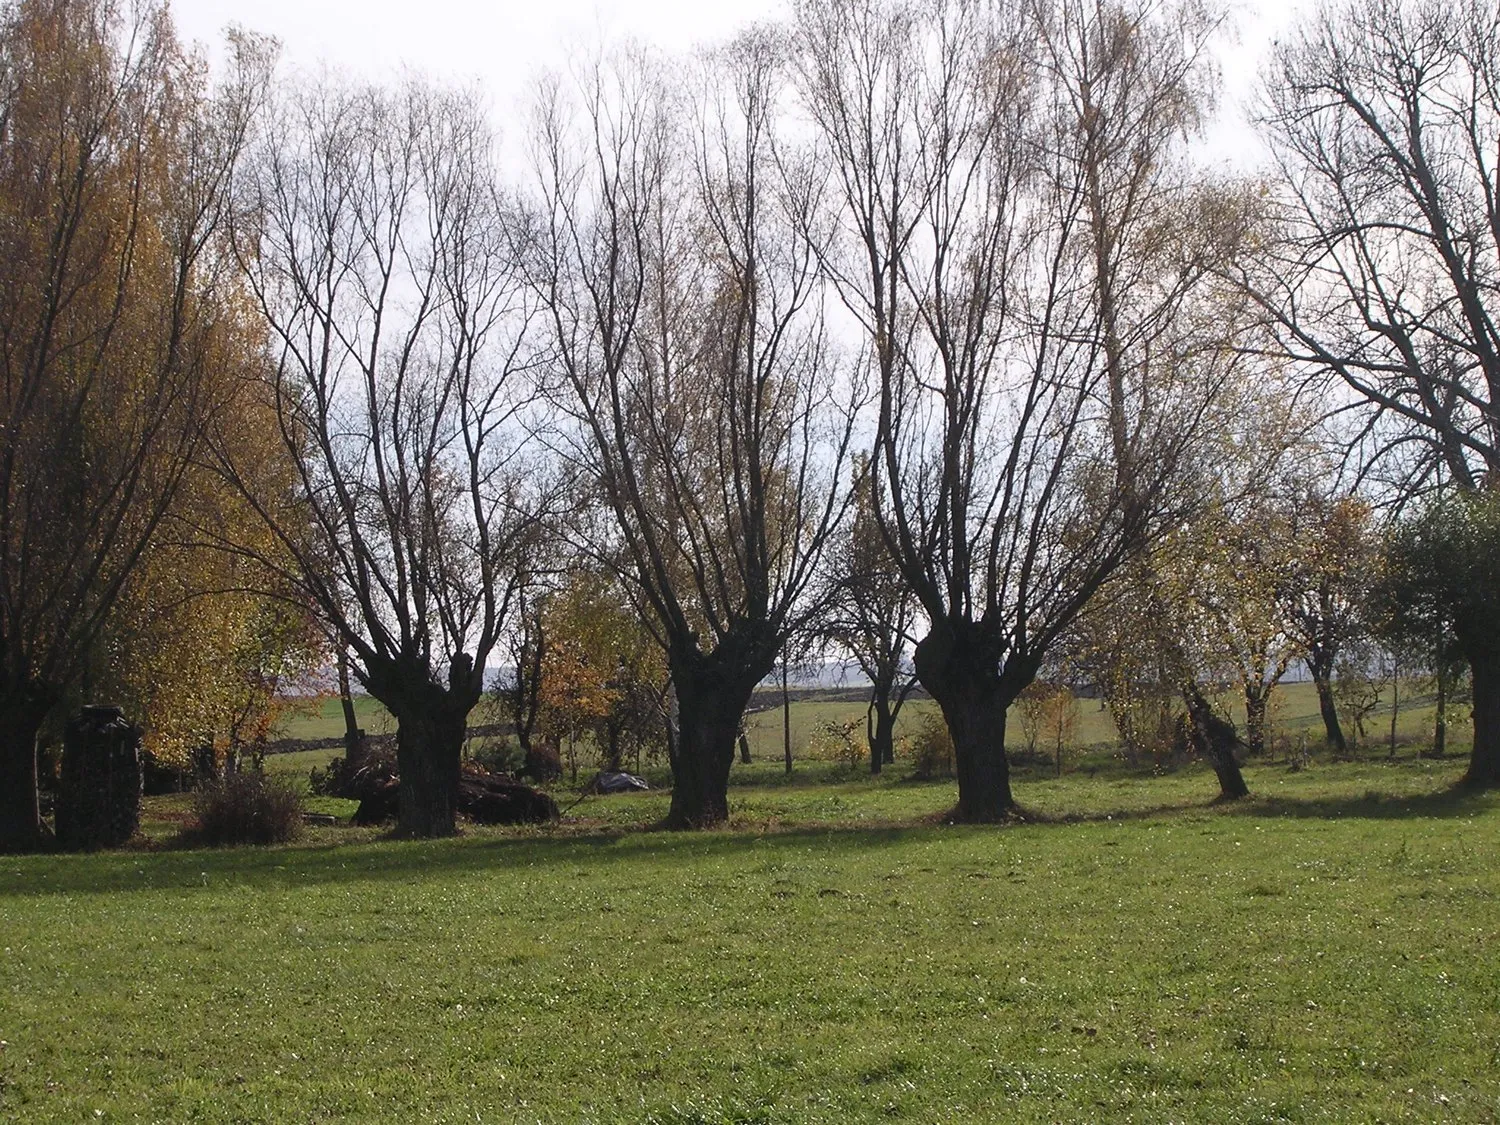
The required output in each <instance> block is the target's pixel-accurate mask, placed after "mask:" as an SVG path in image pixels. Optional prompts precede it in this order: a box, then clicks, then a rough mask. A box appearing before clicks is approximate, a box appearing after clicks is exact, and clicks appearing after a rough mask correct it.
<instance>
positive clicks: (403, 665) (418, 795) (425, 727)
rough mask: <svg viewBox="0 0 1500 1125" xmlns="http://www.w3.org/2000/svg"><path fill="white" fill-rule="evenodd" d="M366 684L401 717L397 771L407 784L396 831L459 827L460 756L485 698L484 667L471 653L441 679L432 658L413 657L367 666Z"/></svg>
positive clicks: (448, 832)
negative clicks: (432, 668)
mask: <svg viewBox="0 0 1500 1125" xmlns="http://www.w3.org/2000/svg"><path fill="white" fill-rule="evenodd" d="M365 674H366V677H367V678H366V680H365V686H366V687H367V688H368V689H369V692H370V694H371V695H373V696H374V697H375V698H376V699H378V700H380V702H381V703H384V704H385V705H386V707H387V708H388V709H389V710H390V712H391V714H392V715H394V716H395V717H396V770H397V772H398V774H399V775H400V779H401V785H400V790H399V795H398V803H397V809H398V811H397V824H396V832H397V834H398V835H401V836H408V837H416V838H425V837H433V836H452V835H454V834H455V833H456V832H457V831H458V824H457V821H456V820H455V816H454V814H455V813H456V811H457V808H458V777H459V761H460V759H461V758H462V757H463V746H464V735H465V733H466V732H467V728H468V718H469V712H470V711H471V710H472V709H473V707H474V704H475V703H477V702H478V701H479V695H480V692H481V690H482V688H483V679H482V677H483V672H482V670H476V669H475V668H474V666H473V662H472V660H471V659H470V658H469V657H468V656H467V655H465V654H463V653H459V654H457V655H456V656H455V657H454V658H453V661H452V664H451V665H450V667H449V670H448V686H447V688H446V689H444V688H443V687H442V686H441V685H440V684H438V683H435V682H434V681H433V679H432V676H431V673H430V672H429V671H428V669H427V665H426V661H421V660H416V659H412V658H401V659H400V660H396V661H390V662H388V663H383V664H381V665H380V666H378V667H373V668H367V669H366V673H365Z"/></svg>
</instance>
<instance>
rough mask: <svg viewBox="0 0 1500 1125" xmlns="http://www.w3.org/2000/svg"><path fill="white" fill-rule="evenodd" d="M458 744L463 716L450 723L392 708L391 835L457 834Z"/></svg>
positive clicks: (434, 713)
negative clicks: (395, 791) (394, 813)
mask: <svg viewBox="0 0 1500 1125" xmlns="http://www.w3.org/2000/svg"><path fill="white" fill-rule="evenodd" d="M387 705H388V706H390V705H389V704H387ZM392 709H393V710H396V708H394V707H393V708H392ZM463 741H464V721H463V719H462V718H459V719H458V721H457V722H454V720H453V717H452V715H448V714H444V713H443V712H442V711H440V710H438V709H435V708H434V709H427V710H415V709H409V708H401V709H400V710H396V769H397V771H398V772H399V773H400V775H401V788H400V791H399V806H398V808H399V812H398V822H397V826H396V831H397V832H398V833H399V834H400V835H402V836H411V837H416V838H426V837H432V836H452V835H453V834H454V833H455V832H456V831H457V830H458V825H457V821H456V820H455V819H454V814H455V812H456V811H457V807H458V766H459V759H460V757H461V755H462V753H463Z"/></svg>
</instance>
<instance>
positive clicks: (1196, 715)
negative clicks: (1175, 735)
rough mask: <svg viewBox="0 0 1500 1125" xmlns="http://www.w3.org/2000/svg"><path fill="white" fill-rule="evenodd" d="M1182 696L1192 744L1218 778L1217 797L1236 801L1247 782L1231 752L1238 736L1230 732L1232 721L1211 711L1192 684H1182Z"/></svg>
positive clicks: (1244, 793) (1247, 791)
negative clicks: (1185, 705)
mask: <svg viewBox="0 0 1500 1125" xmlns="http://www.w3.org/2000/svg"><path fill="white" fill-rule="evenodd" d="M1183 696H1184V699H1185V702H1186V703H1187V709H1188V722H1189V724H1190V725H1191V731H1192V738H1193V743H1194V746H1195V748H1196V749H1197V751H1198V753H1199V754H1201V755H1202V756H1203V757H1204V758H1205V759H1207V761H1208V764H1209V765H1211V766H1212V767H1213V771H1214V775H1215V776H1216V777H1218V779H1219V798H1218V799H1219V800H1221V801H1237V800H1239V799H1240V798H1241V797H1248V796H1249V795H1250V786H1248V785H1247V784H1245V775H1244V774H1243V773H1242V772H1240V763H1239V760H1238V759H1237V758H1235V756H1234V751H1235V747H1236V746H1238V745H1239V741H1240V740H1239V737H1238V736H1237V735H1236V734H1235V732H1234V726H1233V724H1231V723H1229V722H1227V721H1226V720H1224V719H1221V718H1220V717H1219V716H1218V715H1216V714H1214V710H1213V707H1212V706H1210V704H1209V702H1208V700H1207V699H1205V698H1204V697H1203V693H1202V692H1200V691H1199V690H1198V687H1197V685H1196V684H1190V685H1188V686H1187V687H1185V688H1184V689H1183Z"/></svg>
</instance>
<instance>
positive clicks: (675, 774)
mask: <svg viewBox="0 0 1500 1125" xmlns="http://www.w3.org/2000/svg"><path fill="white" fill-rule="evenodd" d="M759 679H760V677H759V676H758V675H757V676H750V675H748V674H746V675H741V676H730V675H727V674H722V673H721V674H715V673H714V672H713V671H709V670H701V669H700V670H698V671H697V672H696V673H684V672H675V673H674V674H673V682H674V683H675V684H676V687H677V736H676V739H675V748H674V753H673V755H672V804H671V807H670V809H669V810H668V812H667V820H666V826H667V827H668V828H678V829H687V828H711V827H713V826H714V825H718V824H723V823H724V822H725V821H727V820H728V819H729V770H730V767H731V766H733V764H734V754H735V749H736V745H737V743H738V741H739V732H740V719H741V718H742V717H743V716H744V713H745V707H746V706H747V705H748V704H749V702H750V695H751V693H752V692H753V691H754V690H755V684H756V682H757V681H758V680H759Z"/></svg>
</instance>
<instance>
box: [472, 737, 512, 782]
mask: <svg viewBox="0 0 1500 1125" xmlns="http://www.w3.org/2000/svg"><path fill="white" fill-rule="evenodd" d="M469 761H471V762H473V763H474V764H475V765H477V766H480V767H482V768H483V769H485V770H487V771H488V772H490V773H505V774H510V775H512V776H515V775H517V774H519V773H520V772H521V771H522V770H524V769H525V768H526V755H525V753H524V752H522V750H521V747H520V746H519V745H517V744H516V743H515V742H514V741H512V740H511V739H509V738H481V739H476V740H475V741H474V742H472V743H470V745H469Z"/></svg>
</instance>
